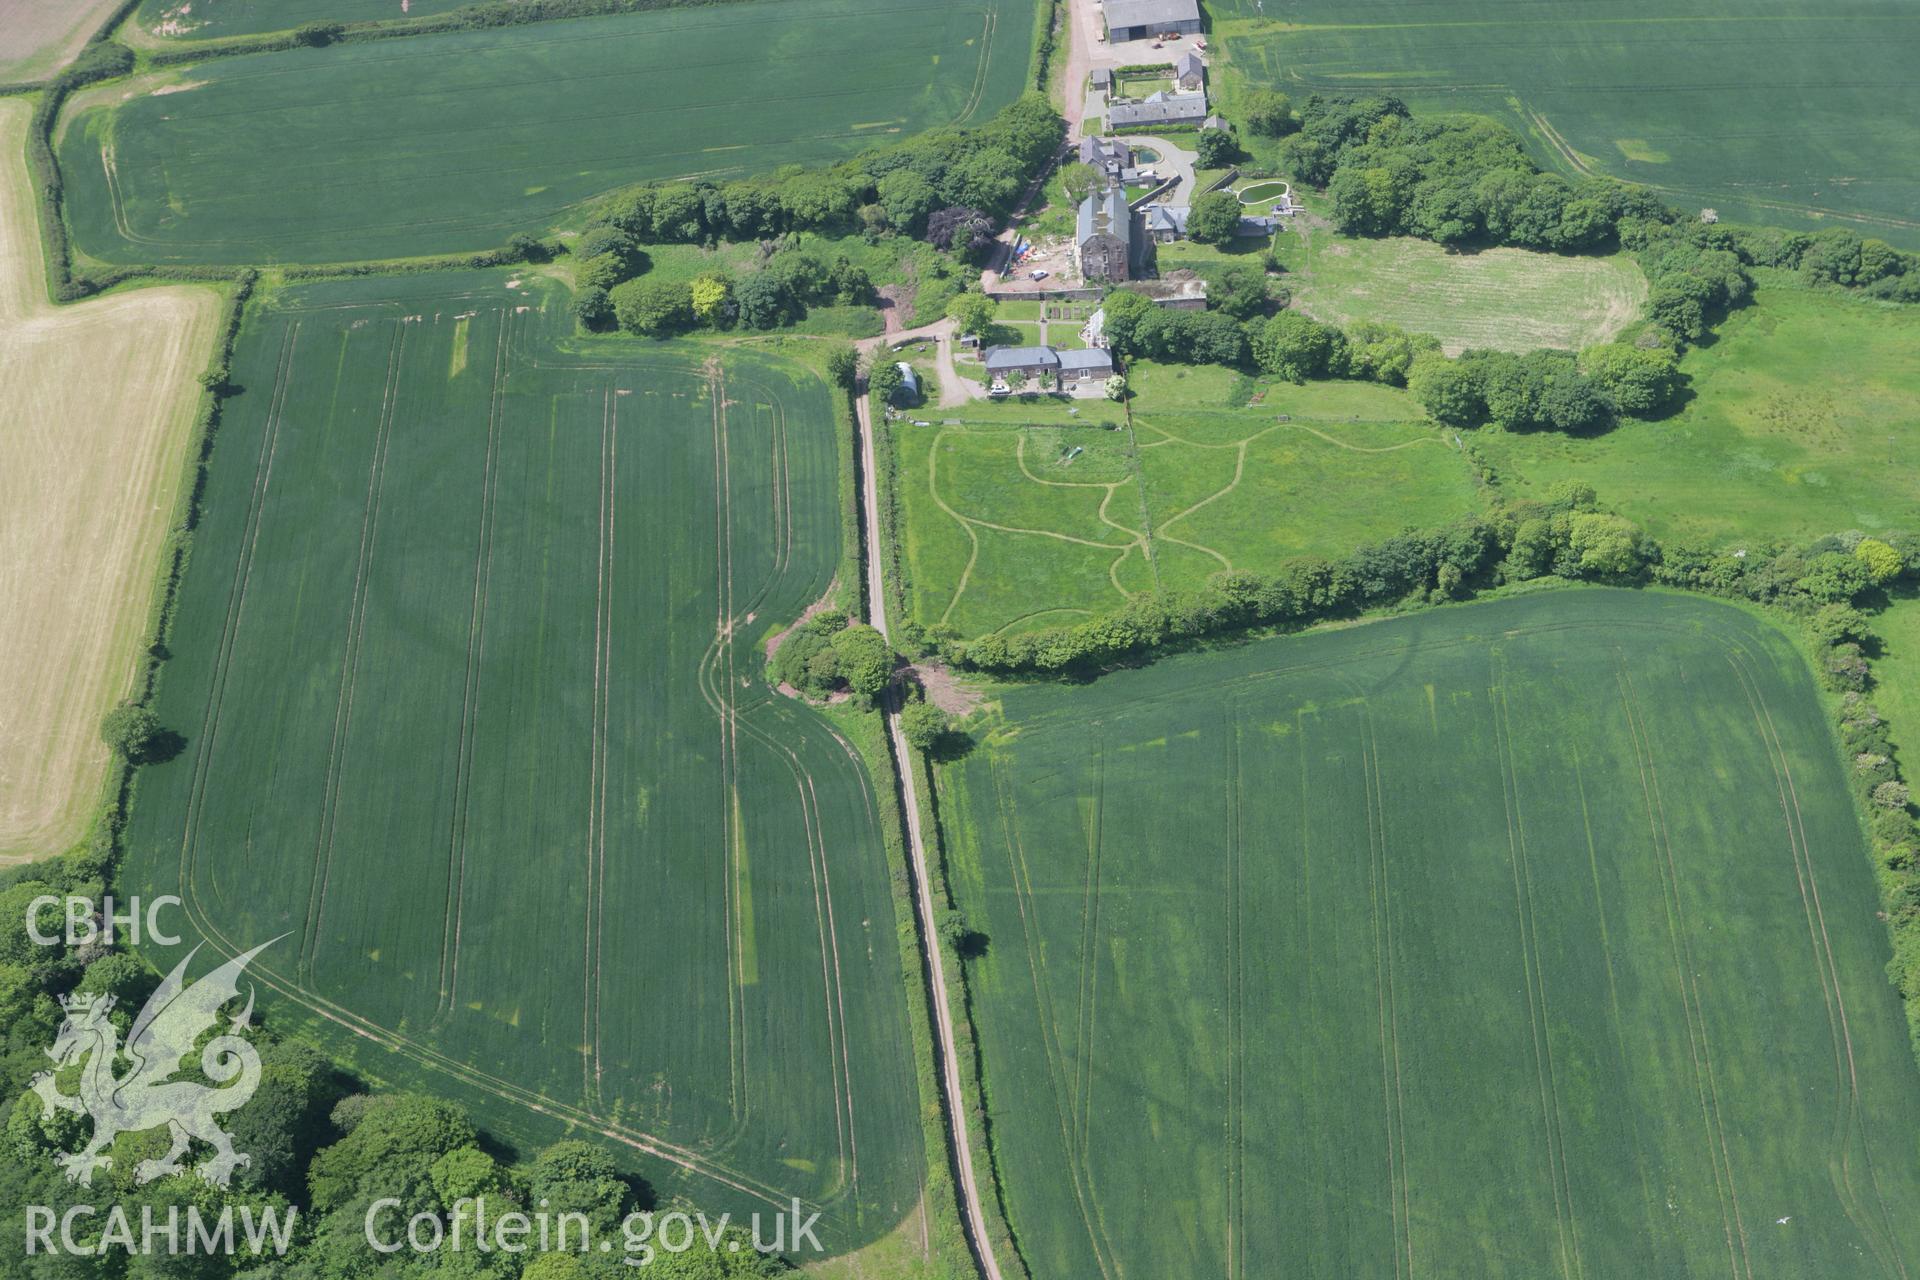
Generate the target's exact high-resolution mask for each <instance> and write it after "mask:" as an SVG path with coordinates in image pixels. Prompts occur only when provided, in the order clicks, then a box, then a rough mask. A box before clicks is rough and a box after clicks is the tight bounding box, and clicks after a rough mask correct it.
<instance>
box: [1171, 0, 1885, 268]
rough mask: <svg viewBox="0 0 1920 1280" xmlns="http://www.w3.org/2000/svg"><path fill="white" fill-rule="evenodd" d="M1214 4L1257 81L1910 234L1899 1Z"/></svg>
mask: <svg viewBox="0 0 1920 1280" xmlns="http://www.w3.org/2000/svg"><path fill="white" fill-rule="evenodd" d="M1209 12H1210V13H1211V15H1212V18H1213V24H1214V41H1215V47H1216V48H1217V49H1219V50H1221V51H1222V52H1223V53H1224V59H1225V63H1226V64H1227V66H1228V67H1229V68H1230V69H1231V71H1232V72H1234V73H1237V75H1238V76H1239V77H1241V78H1244V79H1245V80H1247V81H1251V82H1253V83H1256V84H1264V85H1270V86H1273V87H1275V88H1279V89H1282V90H1285V91H1287V92H1289V93H1291V94H1293V95H1295V96H1304V95H1305V94H1307V93H1312V92H1318V93H1337V94H1367V93H1390V94H1394V95H1397V96H1399V97H1400V98H1402V99H1404V100H1406V101H1407V102H1408V104H1409V105H1411V106H1413V107H1414V108H1415V109H1416V110H1424V111H1465V112H1475V113H1479V114H1483V115H1489V116H1493V117H1495V118H1498V119H1500V120H1502V121H1503V122H1505V123H1507V124H1509V125H1512V126H1513V127H1514V128H1516V129H1518V130H1519V131H1520V132H1521V133H1522V134H1523V135H1525V136H1527V137H1528V138H1529V139H1530V140H1531V144H1532V146H1533V150H1534V151H1535V153H1536V155H1537V157H1538V158H1539V159H1540V160H1542V161H1543V162H1546V163H1551V164H1553V165H1555V166H1557V167H1559V168H1560V169H1562V170H1564V171H1566V172H1569V173H1594V174H1604V175H1606V176H1609V177H1616V178H1624V179H1627V180H1629V181H1632V182H1639V183H1644V184H1646V185H1648V186H1650V187H1652V188H1654V189H1655V190H1657V191H1659V192H1661V193H1662V194H1663V195H1665V196H1666V197H1667V199H1668V200H1669V201H1671V202H1672V203H1674V204H1677V205H1679V206H1681V207H1683V208H1699V207H1702V206H1712V207H1714V208H1716V209H1718V210H1719V211H1720V214H1721V215H1722V216H1723V217H1726V218H1733V219H1737V220H1742V221H1757V222H1774V223H1782V224H1785V225H1789V226H1797V227H1813V226H1819V225H1823V224H1824V225H1832V224H1834V223H1836V222H1839V223H1843V224H1844V225H1848V226H1852V227H1854V228H1855V229H1857V230H1858V231H1860V232H1861V233H1862V234H1863V235H1878V236H1882V237H1884V238H1886V239H1887V240H1889V241H1892V242H1894V243H1896V244H1902V245H1905V246H1907V247H1909V248H1912V247H1915V246H1920V136H1916V134H1915V132H1914V130H1913V128H1912V121H1913V120H1914V119H1915V118H1916V117H1920V77H1916V76H1914V75H1913V73H1912V63H1913V50H1914V38H1915V23H1916V22H1920V13H1916V12H1915V11H1914V9H1913V7H1912V6H1911V5H1909V4H1904V3H1901V2H1900V0H1860V2H1859V3H1854V4H1848V5H1845V6H1840V7H1836V6H1834V5H1831V4H1825V3H1820V2H1819V0H1679V2H1678V3H1674V2H1672V0H1621V2H1619V3H1613V4H1608V5H1604V6H1595V5H1591V4H1583V3H1580V2H1579V0H1519V2H1518V3H1515V2H1514V0H1429V2H1428V3H1424V4H1419V5H1413V6H1408V5H1405V4H1390V3H1387V2H1386V0H1359V2H1358V3H1351V2H1349V0H1338V2H1336V0H1303V2H1302V3H1299V4H1287V5H1280V4H1273V3H1269V4H1267V5H1266V6H1265V11H1264V14H1263V13H1262V11H1261V7H1260V6H1259V5H1257V4H1256V3H1255V0H1216V3H1213V4H1211V5H1209ZM1231 78H1232V77H1229V79H1231ZM1228 96H1229V99H1230V98H1231V93H1230V92H1229V95H1228ZM1228 109H1229V111H1230V110H1231V102H1230V101H1229V103H1228Z"/></svg>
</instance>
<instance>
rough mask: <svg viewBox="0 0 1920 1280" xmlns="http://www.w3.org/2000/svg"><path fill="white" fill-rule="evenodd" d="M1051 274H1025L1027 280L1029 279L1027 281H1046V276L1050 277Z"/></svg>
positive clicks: (1030, 272) (1045, 272)
mask: <svg viewBox="0 0 1920 1280" xmlns="http://www.w3.org/2000/svg"><path fill="white" fill-rule="evenodd" d="M1052 274H1053V273H1052V272H1051V271H1029V272H1027V279H1029V280H1045V279H1046V278H1047V277H1048V276H1050V275H1052Z"/></svg>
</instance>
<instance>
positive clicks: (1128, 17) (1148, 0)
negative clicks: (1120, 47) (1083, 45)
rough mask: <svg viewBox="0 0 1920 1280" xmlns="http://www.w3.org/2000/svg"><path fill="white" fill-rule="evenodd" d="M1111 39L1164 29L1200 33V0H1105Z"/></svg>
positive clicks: (1141, 37)
mask: <svg viewBox="0 0 1920 1280" xmlns="http://www.w3.org/2000/svg"><path fill="white" fill-rule="evenodd" d="M1101 7H1102V9H1103V10H1104V11H1105V13H1106V19H1107V39H1109V40H1112V41H1115V42H1118V41H1121V40H1145V39H1147V38H1148V37H1149V36H1156V35H1159V34H1160V33H1161V32H1163V31H1177V32H1179V33H1180V34H1181V35H1198V34H1199V33H1200V29H1201V28H1200V3H1199V0H1104V3H1103V4H1102V6H1101Z"/></svg>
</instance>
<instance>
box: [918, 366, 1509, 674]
mask: <svg viewBox="0 0 1920 1280" xmlns="http://www.w3.org/2000/svg"><path fill="white" fill-rule="evenodd" d="M1136 377H1137V382H1138V385H1139V386H1140V387H1141V388H1143V390H1142V391H1141V393H1140V395H1139V399H1138V400H1137V402H1136V403H1135V405H1134V411H1133V428H1132V430H1131V431H1129V430H1127V429H1126V428H1125V427H1123V426H1121V427H1117V428H1115V429H1108V428H1106V427H1103V426H1100V425H1098V420H1099V417H1100V416H1101V415H1102V414H1103V413H1105V414H1106V416H1107V417H1109V418H1112V419H1116V420H1117V419H1118V418H1119V417H1120V416H1121V415H1120V414H1119V412H1118V406H1112V405H1094V404H1088V407H1087V408H1086V409H1085V416H1086V417H1087V418H1089V419H1092V420H1093V421H1091V422H1088V423H1086V424H1085V425H1082V424H1079V423H1074V422H1072V421H1071V420H1069V419H1065V418H1059V417H1057V416H1056V415H1052V414H1048V415H1046V418H1045V421H1046V423H1047V425H1033V426H1022V425H1019V418H1020V415H1021V414H1022V413H1023V412H1024V413H1025V414H1027V415H1028V416H1039V415H1038V414H1036V412H1035V410H1033V409H1023V407H1022V406H1020V405H1006V406H995V408H996V409H998V410H1000V412H1001V413H1002V414H1004V415H1007V416H1006V417H997V416H996V415H992V414H989V413H986V412H983V411H976V410H974V409H972V408H971V407H970V408H969V409H967V410H964V411H960V412H961V418H960V420H959V423H958V425H936V426H933V427H911V426H896V427H895V428H893V430H894V431H895V432H896V452H897V455H898V459H899V474H898V477H897V484H898V487H899V492H900V498H901V507H902V511H903V513H904V517H905V519H904V542H905V551H906V562H907V577H908V580H909V584H910V587H911V596H912V607H913V614H914V617H915V618H916V619H917V620H918V621H919V622H921V623H922V624H923V625H931V624H933V623H936V622H946V623H949V624H951V625H953V626H955V627H957V628H959V630H960V631H961V633H962V634H963V635H968V636H974V635H981V634H984V633H986V632H992V631H1003V630H1010V631H1019V630H1029V629H1032V628H1034V627H1041V626H1051V625H1057V624H1060V623H1065V622H1073V621H1077V620H1079V619H1081V618H1084V617H1086V616H1088V615H1089V614H1092V613H1099V612H1104V611H1107V610H1110V609H1114V608H1117V607H1118V606H1119V605H1120V604H1121V603H1122V602H1123V601H1124V600H1125V598H1126V596H1128V595H1132V594H1136V593H1138V592H1141V591H1146V590H1151V589H1152V588H1154V587H1156V586H1160V587H1180V586H1196V585H1198V584H1200V583H1201V582H1204V581H1205V580H1206V579H1207V578H1208V577H1209V576H1210V575H1212V574H1214V573H1217V572H1219V571H1221V570H1224V569H1229V568H1234V569H1252V570H1265V571H1271V570H1272V569H1273V568H1274V567H1275V566H1276V565H1277V564H1278V563H1279V562H1280V561H1281V560H1283V559H1285V558H1286V557H1287V556H1291V555H1298V554H1302V553H1308V552H1311V553H1314V554H1323V555H1338V554H1341V553H1344V552H1346V551H1349V550H1351V549H1352V548H1353V547H1354V546H1355V545H1357V544H1358V543H1361V542H1364V541H1367V540H1369V539H1372V538H1379V537H1385V536H1387V535H1390V534H1394V533H1398V532H1400V531H1401V530H1402V529H1405V528H1408V527H1417V528H1426V527H1431V526H1433V525H1438V524H1443V523H1445V522H1446V521H1448V520H1450V519H1452V518H1454V517H1456V516H1460V515H1464V514H1466V513H1467V512H1469V511H1473V510H1476V509H1477V508H1478V506H1479V498H1478V496H1477V494H1476V492H1475V488H1474V483H1473V479H1472V476H1471V473H1470V470H1469V468H1468V466H1467V464H1466V461H1465V460H1464V459H1463V458H1462V457H1461V456H1460V454H1459V452H1458V451H1457V450H1456V448H1455V447H1454V446H1453V444H1452V443H1451V442H1450V439H1449V437H1447V436H1446V435H1445V434H1443V433H1442V432H1440V431H1438V430H1437V429H1435V428H1433V427H1431V426H1423V425H1416V424H1412V423H1410V422H1407V421H1404V419H1407V418H1412V417H1414V416H1417V415H1418V413H1419V407H1418V405H1416V404H1414V403H1413V402H1412V400H1411V399H1409V398H1408V397H1407V396H1406V393H1404V392H1393V391H1389V390H1387V389H1386V388H1381V387H1374V386H1369V385H1366V384H1360V383H1314V384H1310V385H1308V386H1304V387H1295V386H1291V385H1287V384H1280V385H1278V386H1275V387H1271V388H1267V389H1265V390H1264V391H1261V392H1257V393H1256V394H1259V395H1260V396H1261V400H1260V403H1259V404H1257V405H1253V406H1250V407H1245V408H1238V409H1232V408H1228V407H1226V406H1227V403H1228V402H1229V401H1230V400H1231V399H1233V397H1232V394H1231V393H1232V390H1233V385H1234V381H1235V380H1234V378H1233V375H1232V374H1230V373H1229V372H1228V371H1226V370H1223V369H1192V370H1187V369H1157V368H1153V367H1152V366H1147V367H1145V368H1144V369H1143V370H1141V371H1139V372H1138V373H1137V375H1136ZM1241 381H1247V382H1248V383H1249V385H1251V383H1250V380H1241ZM1216 397H1217V398H1218V399H1216ZM1238 402H1239V403H1240V404H1241V405H1246V402H1247V396H1246V394H1245V393H1244V392H1243V393H1242V394H1241V395H1240V396H1239V397H1238ZM1283 415H1284V418H1285V420H1284V421H1283V420H1282V418H1283ZM1382 419H1384V420H1382ZM1395 419H1402V421H1397V422H1396V421H1395ZM1056 423H1057V425H1055V424H1056ZM1075 449H1079V450H1080V451H1081V452H1079V453H1078V454H1073V451H1074V450H1075ZM1068 455H1073V456H1072V457H1071V459H1069V456H1068ZM1381 494H1392V495H1393V500H1392V501H1391V502H1382V501H1380V498H1379V495H1381Z"/></svg>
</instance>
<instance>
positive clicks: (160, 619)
mask: <svg viewBox="0 0 1920 1280" xmlns="http://www.w3.org/2000/svg"><path fill="white" fill-rule="evenodd" d="M257 280H258V273H257V272H253V271H247V272H245V273H244V274H242V275H241V276H239V277H237V278H236V279H235V281H234V287H233V289H232V291H231V292H230V293H228V295H227V299H226V302H225V304H224V306H223V307H222V309H221V316H220V326H219V329H218V336H217V337H216V338H215V340H214V347H213V354H212V356H211V358H209V360H208V361H207V367H206V369H205V370H204V371H203V373H202V375H201V386H202V387H203V388H204V389H203V390H202V392H201V395H200V406H199V409H198V411H197V412H196V415H195V418H194V425H193V431H192V435H191V436H190V437H189V439H188V442H187V446H188V447H187V452H186V462H185V466H186V467H187V468H188V469H189V470H188V475H187V481H188V482H187V483H186V484H183V485H181V486H180V492H179V496H178V497H177V498H176V499H175V500H174V509H173V512H172V514H171V516H170V520H169V525H168V529H167V533H166V542H165V543H164V545H163V546H162V548H161V555H160V562H159V569H158V570H157V577H156V579H155V582H154V590H153V593H152V596H151V600H150V603H149V604H148V606H147V618H146V623H145V625H144V626H143V627H142V634H143V635H144V636H145V637H146V638H147V642H146V647H145V648H144V649H143V650H142V653H141V659H140V665H139V671H138V673H137V674H136V676H135V677H134V686H133V692H132V693H131V694H130V695H129V697H128V698H127V701H129V702H131V703H133V704H134V705H136V706H150V704H151V703H152V700H153V694H154V690H155V688H156V686H157V684H158V682H159V678H160V668H161V666H162V665H163V664H164V663H165V662H166V660H167V659H168V658H169V657H170V656H171V654H170V653H169V652H168V649H167V638H168V637H169V636H170V635H171V634H172V632H173V620H174V615H175V612H176V610H177V608H178V605H179V599H180V580H181V578H182V577H183V576H184V575H185V574H186V571H187V563H188V561H189V560H190V559H191V558H192V554H193V534H194V530H195V529H196V528H198V527H199V524H200V517H201V513H202V510H203V508H204V505H205V501H206V490H207V476H208V468H209V465H210V464H211V462H212V460H213V444H214V437H215V436H216V435H218V434H219V430H220V415H221V411H222V409H223V408H224V406H225V402H226V398H227V395H228V392H229V391H230V387H229V386H228V375H229V373H230V372H231V369H232V362H233V346H234V343H235V342H236V341H237V340H238V339H239V337H240V325H241V322H242V320H243V319H244V317H245V312H246V308H247V303H248V301H249V300H250V299H251V298H252V296H253V289H254V285H255V283H256V282H257ZM138 776H139V766H138V764H137V763H136V762H134V761H131V760H128V759H125V758H124V757H120V756H116V757H115V758H114V762H113V765H112V767H111V768H110V769H109V770H108V775H107V783H106V787H105V792H104V799H103V803H102V813H101V816H100V817H99V818H97V819H96V820H95V823H94V830H95V834H94V837H93V838H94V840H95V841H96V842H99V843H100V844H101V845H102V846H103V849H104V852H105V854H106V868H107V870H108V871H109V873H110V872H111V871H112V869H113V868H114V867H115V866H116V865H117V863H118V859H119V854H120V835H121V832H122V831H123V830H124V829H125V826H126V819H127V813H128V811H129V809H130V808H131V807H132V804H133V797H134V790H135V780H136V779H137V778H138Z"/></svg>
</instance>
